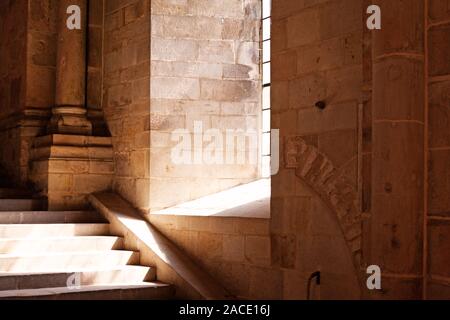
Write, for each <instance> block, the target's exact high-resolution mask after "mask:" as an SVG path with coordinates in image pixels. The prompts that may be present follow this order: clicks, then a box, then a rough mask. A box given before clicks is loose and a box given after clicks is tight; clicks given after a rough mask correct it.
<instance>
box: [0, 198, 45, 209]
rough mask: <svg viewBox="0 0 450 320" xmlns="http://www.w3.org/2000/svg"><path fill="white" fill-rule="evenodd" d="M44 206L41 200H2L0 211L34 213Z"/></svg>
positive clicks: (0, 201)
mask: <svg viewBox="0 0 450 320" xmlns="http://www.w3.org/2000/svg"><path fill="white" fill-rule="evenodd" d="M43 206H44V202H43V200H41V199H0V211H33V210H40V209H42V208H43Z"/></svg>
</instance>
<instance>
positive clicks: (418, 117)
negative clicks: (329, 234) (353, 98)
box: [368, 0, 425, 299]
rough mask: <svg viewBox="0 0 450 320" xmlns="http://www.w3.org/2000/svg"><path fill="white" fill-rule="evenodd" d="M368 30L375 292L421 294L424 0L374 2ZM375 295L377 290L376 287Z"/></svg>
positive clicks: (387, 295)
mask: <svg viewBox="0 0 450 320" xmlns="http://www.w3.org/2000/svg"><path fill="white" fill-rule="evenodd" d="M376 4H378V5H380V7H381V11H382V13H383V27H382V29H381V30H377V31H375V32H374V33H373V94H372V103H373V111H372V116H373V131H372V134H373V140H372V143H373V153H372V200H371V203H372V217H371V232H370V234H371V237H370V239H371V251H370V254H369V257H368V262H369V263H371V264H376V265H379V266H380V268H381V271H382V275H383V279H382V287H383V289H384V290H383V292H382V294H381V298H383V299H386V298H390V297H391V298H396V299H419V298H420V297H421V294H422V290H421V283H422V241H423V232H422V229H423V210H424V197H423V194H424V189H423V188H424V139H425V136H424V112H425V97H424V95H425V84H424V63H425V53H424V34H425V32H424V30H425V28H424V1H423V0H411V1H406V2H403V3H400V2H399V1H391V0H382V1H376ZM374 294H375V295H378V294H380V292H378V293H374Z"/></svg>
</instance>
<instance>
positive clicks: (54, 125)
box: [48, 0, 92, 135]
mask: <svg viewBox="0 0 450 320" xmlns="http://www.w3.org/2000/svg"><path fill="white" fill-rule="evenodd" d="M72 5H76V6H78V7H79V8H80V9H81V30H78V29H73V30H71V29H69V28H68V26H67V19H68V18H69V17H70V15H71V14H72V13H71V12H69V13H68V12H67V11H68V10H67V9H68V8H69V7H70V6H72ZM86 33H87V0H59V11H58V42H57V62H56V96H55V105H56V106H55V107H54V108H53V110H52V113H53V116H52V119H51V121H50V124H49V127H48V131H49V133H59V134H80V135H91V134H92V124H91V123H90V122H89V121H88V120H87V117H86V113H87V110H86V107H85V92H86Z"/></svg>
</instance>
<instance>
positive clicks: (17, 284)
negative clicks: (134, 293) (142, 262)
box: [0, 266, 156, 291]
mask: <svg viewBox="0 0 450 320" xmlns="http://www.w3.org/2000/svg"><path fill="white" fill-rule="evenodd" d="M155 279H156V272H155V269H154V268H151V267H143V266H120V267H115V268H110V269H97V270H92V269H78V270H74V271H71V272H58V273H49V272H37V273H0V290H3V291H4V290H23V289H40V288H56V287H65V286H78V285H81V286H88V285H99V284H114V283H122V284H123V283H141V282H143V281H155Z"/></svg>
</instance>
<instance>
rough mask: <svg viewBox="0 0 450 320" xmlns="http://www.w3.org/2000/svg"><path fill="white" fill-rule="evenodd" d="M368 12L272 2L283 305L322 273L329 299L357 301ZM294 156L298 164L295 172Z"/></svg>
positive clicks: (351, 1) (340, 1)
mask: <svg viewBox="0 0 450 320" xmlns="http://www.w3.org/2000/svg"><path fill="white" fill-rule="evenodd" d="M362 5H363V2H362V1H360V0H334V1H310V2H306V1H282V0H274V1H273V2H272V127H273V128H280V136H281V141H282V143H281V149H282V150H281V151H280V154H281V155H284V157H283V158H282V159H280V172H279V173H278V174H277V175H276V176H273V177H272V206H271V216H272V218H271V229H270V230H271V238H272V252H273V254H274V255H275V256H272V261H273V267H277V268H279V269H280V270H282V272H283V275H284V284H285V297H289V298H302V295H301V293H302V292H301V291H296V290H295V288H293V287H292V284H293V283H297V284H298V287H301V285H300V284H301V283H304V281H305V279H307V277H308V276H309V275H310V274H311V273H312V272H315V271H321V272H322V279H323V283H322V285H321V297H322V298H333V297H334V298H351V299H355V298H359V297H360V288H359V281H358V279H357V276H358V272H359V271H358V268H357V265H358V262H359V259H360V258H361V252H360V238H359V237H360V235H361V230H360V219H361V218H360V212H359V198H358V196H357V195H358V189H359V187H358V186H359V184H358V177H359V174H358V172H359V170H358V169H359V165H358V163H359V160H358V154H359V138H358V137H359V135H358V132H359V127H360V124H359V123H360V120H359V119H360V117H359V105H360V104H361V102H362V85H363V64H362V62H363V59H362V58H363V51H362V48H363V47H362V40H363V25H362V22H363V20H362V12H363V8H362ZM318 101H324V102H325V103H326V105H327V106H326V108H325V109H324V110H320V109H318V108H316V107H315V103H316V102H318ZM296 140H298V141H301V143H300V146H299V147H297V149H295V148H294V149H292V150H291V148H292V141H296ZM308 150H310V151H308ZM291 153H292V156H293V158H292V159H294V160H295V162H297V161H299V162H301V163H297V164H295V165H294V166H292V165H291V160H290V158H289V157H288V156H289V155H291ZM295 168H297V169H295ZM341 206H342V207H341ZM344 208H345V209H344ZM355 208H357V209H355ZM342 210H343V211H342ZM347 212H348V213H347ZM349 217H351V220H348V218H349ZM325 221H327V222H325ZM358 221H359V222H358ZM312 226H317V227H316V228H315V229H314V228H312ZM350 230H351V231H350ZM344 235H345V237H344ZM350 252H352V254H353V256H352V255H351V254H350ZM275 257H279V258H278V259H275ZM290 286H291V290H289V287H290Z"/></svg>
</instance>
